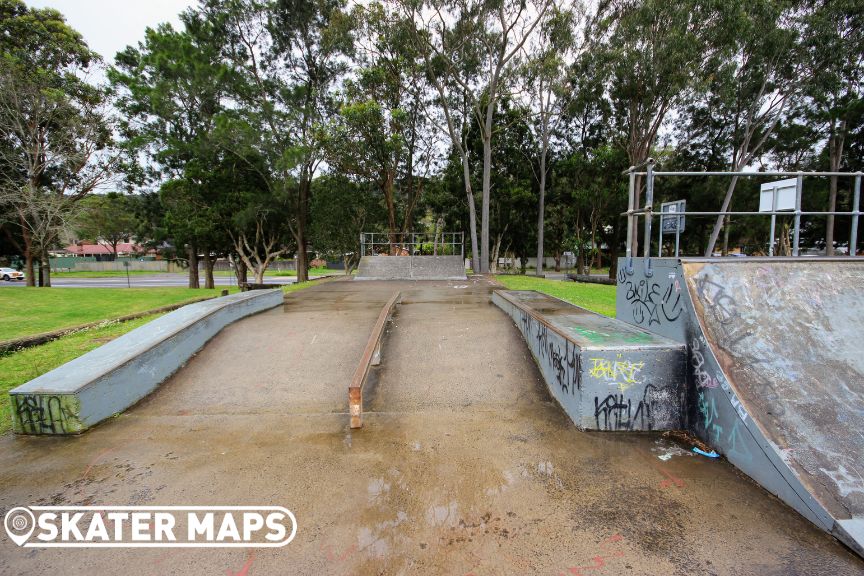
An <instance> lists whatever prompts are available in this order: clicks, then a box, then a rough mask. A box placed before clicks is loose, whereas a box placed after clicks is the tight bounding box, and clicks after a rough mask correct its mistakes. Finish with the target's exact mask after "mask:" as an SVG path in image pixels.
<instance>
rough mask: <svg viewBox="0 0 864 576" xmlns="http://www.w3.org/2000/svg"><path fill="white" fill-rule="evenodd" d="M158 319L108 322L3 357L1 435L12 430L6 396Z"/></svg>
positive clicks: (0, 373)
mask: <svg viewBox="0 0 864 576" xmlns="http://www.w3.org/2000/svg"><path fill="white" fill-rule="evenodd" d="M11 291H12V290H10V292H11ZM75 291H76V292H77V290H75ZM15 292H17V290H15ZM158 316H160V314H153V315H150V316H143V317H141V318H136V319H135V320H129V321H128V322H106V323H105V324H104V325H100V326H96V327H93V328H86V329H84V330H79V331H77V332H73V333H72V334H67V335H66V336H63V337H62V338H58V339H57V340H54V341H52V342H48V343H47V344H42V345H40V346H34V347H33V348H25V349H24V350H21V351H19V352H13V353H11V354H6V355H3V356H0V434H2V433H4V432H6V431H7V430H9V429H10V428H11V427H12V414H11V412H10V411H9V405H10V404H9V394H7V392H8V391H9V390H11V389H12V388H15V387H17V386H20V385H21V384H24V383H25V382H28V381H30V380H32V379H33V378H36V377H37V376H41V375H42V374H44V373H45V372H48V371H50V370H53V369H54V368H56V367H58V366H60V365H61V364H65V363H66V362H69V361H70V360H72V359H74V358H77V357H78V356H80V355H82V354H84V353H86V352H89V351H90V350H93V349H94V348H98V347H99V346H101V345H102V344H104V343H105V342H108V341H109V340H113V339H114V338H116V337H118V336H120V335H121V334H125V333H126V332H129V331H130V330H132V329H134V328H137V327H139V326H141V325H143V324H146V323H147V322H149V321H150V320H153V319H154V318H157V317H158Z"/></svg>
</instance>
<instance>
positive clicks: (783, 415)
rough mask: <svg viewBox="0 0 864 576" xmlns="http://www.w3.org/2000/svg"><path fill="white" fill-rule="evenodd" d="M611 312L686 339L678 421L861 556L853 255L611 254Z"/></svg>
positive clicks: (862, 415) (859, 363)
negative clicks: (615, 264) (614, 286)
mask: <svg viewBox="0 0 864 576" xmlns="http://www.w3.org/2000/svg"><path fill="white" fill-rule="evenodd" d="M619 266H620V267H621V268H620V272H619V275H618V284H619V287H618V292H619V293H618V296H617V299H618V300H617V315H618V318H619V319H622V320H625V321H628V322H630V323H632V324H635V325H638V326H642V327H645V328H648V329H650V330H652V331H654V332H657V333H659V334H662V335H664V336H667V337H670V338H675V339H678V340H679V341H681V342H685V343H686V344H687V355H688V382H687V389H688V395H687V405H688V409H687V418H686V420H687V427H688V428H689V429H691V430H692V431H694V432H695V433H696V434H697V435H699V436H700V437H701V438H702V439H703V440H705V441H706V442H708V443H709V444H710V445H711V446H713V447H714V448H715V449H716V450H717V451H718V452H720V453H721V454H723V455H725V456H726V457H727V458H728V459H729V461H730V462H732V463H733V464H735V465H736V466H737V467H738V468H740V469H741V470H742V471H744V472H745V473H746V474H748V475H749V476H750V477H752V478H753V479H755V480H756V481H757V482H759V483H760V484H761V485H762V486H763V487H765V488H766V489H768V490H769V491H771V492H772V493H774V494H776V495H777V496H778V497H780V498H781V499H782V500H783V501H785V502H786V503H787V504H789V505H790V506H792V507H793V508H795V509H796V510H797V511H798V512H799V513H801V514H802V515H804V516H805V517H806V518H808V519H809V520H811V521H812V522H814V523H815V524H817V525H819V526H821V527H822V528H823V529H824V530H826V531H828V532H830V533H832V534H834V535H835V536H836V537H837V538H838V539H840V540H841V541H843V542H844V543H845V544H846V545H848V546H849V547H850V548H852V549H853V550H855V551H856V552H857V553H858V554H859V555H862V556H864V261H862V260H860V259H845V260H842V261H841V260H840V259H835V260H827V259H819V260H807V259H800V258H799V259H794V260H793V259H778V258H774V259H767V258H764V259H750V258H748V259H746V260H743V259H742V260H735V261H719V260H716V259H713V260H707V259H693V260H688V259H684V260H675V259H652V260H651V266H650V268H648V269H646V266H645V261H644V260H641V259H639V260H634V261H633V264H632V267H631V268H629V269H628V267H627V262H626V260H625V259H622V260H621V261H620V264H619Z"/></svg>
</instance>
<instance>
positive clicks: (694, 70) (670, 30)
mask: <svg viewBox="0 0 864 576" xmlns="http://www.w3.org/2000/svg"><path fill="white" fill-rule="evenodd" d="M741 4H742V1H741V0H728V1H724V2H714V1H711V0H681V1H676V2H669V1H668V0H609V1H608V2H602V3H600V4H599V7H598V10H597V12H596V13H595V14H594V15H593V17H592V20H591V24H590V27H589V30H588V32H587V34H588V36H589V37H590V38H591V43H590V45H589V47H588V49H589V50H591V51H592V52H594V54H595V57H596V58H597V59H598V61H599V62H600V63H601V65H602V67H601V68H600V69H601V70H602V72H603V75H604V76H605V77H607V78H608V80H607V81H608V95H609V98H610V100H611V104H612V110H613V112H614V116H613V119H614V122H615V127H616V131H617V132H618V135H617V136H616V141H617V144H618V145H619V146H621V147H622V148H623V149H624V150H625V151H626V152H627V157H628V159H629V161H630V165H631V166H641V165H643V164H644V163H645V161H646V160H647V158H648V156H649V154H650V150H651V148H652V146H653V145H654V142H655V140H656V138H657V134H658V131H659V130H660V128H661V126H662V125H663V123H664V121H665V120H666V118H667V115H668V114H669V112H670V110H673V109H674V108H675V107H676V106H677V105H679V104H680V103H681V101H682V97H684V96H685V95H687V94H688V90H689V89H691V88H692V87H693V86H695V85H698V84H700V83H704V82H705V81H706V80H708V79H710V78H711V77H712V75H713V74H714V73H715V70H716V67H717V64H718V59H720V58H721V57H723V56H724V55H725V54H726V53H727V52H728V49H729V45H730V44H729V43H730V41H731V38H732V36H733V35H735V34H736V33H737V32H736V30H735V27H734V26H733V21H734V16H735V14H736V13H737V11H738V10H739V9H740V6H741ZM636 184H637V185H636V198H635V200H636V203H637V205H638V204H639V201H640V195H641V194H640V192H641V178H637V183H636ZM633 249H634V251H635V249H636V242H635V237H634V245H633Z"/></svg>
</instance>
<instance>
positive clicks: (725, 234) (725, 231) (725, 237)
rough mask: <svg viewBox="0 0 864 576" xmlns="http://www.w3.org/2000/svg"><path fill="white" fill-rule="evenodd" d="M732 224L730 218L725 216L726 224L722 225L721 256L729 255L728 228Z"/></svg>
mask: <svg viewBox="0 0 864 576" xmlns="http://www.w3.org/2000/svg"><path fill="white" fill-rule="evenodd" d="M731 224H732V217H731V216H726V222H725V223H724V224H723V251H722V252H721V254H722V255H723V256H728V255H729V228H730V226H731Z"/></svg>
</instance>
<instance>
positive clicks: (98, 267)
mask: <svg viewBox="0 0 864 576" xmlns="http://www.w3.org/2000/svg"><path fill="white" fill-rule="evenodd" d="M127 262H128V263H129V267H128V270H129V271H130V272H135V271H146V272H169V273H184V274H185V273H186V272H187V271H188V269H189V268H188V266H186V265H185V264H186V263H185V261H175V260H131V259H130V260H125V259H118V260H114V261H113V262H97V261H96V260H95V259H92V258H51V271H52V272H69V271H75V272H123V271H125V270H127V268H126V265H125V264H126V263H127ZM198 269H199V270H201V272H202V273H203V271H204V263H203V262H201V261H200V260H199V262H198ZM213 270H215V271H219V272H228V271H233V270H234V268H232V267H231V263H230V262H228V261H227V260H217V261H216V262H214V263H213ZM267 270H268V271H275V272H281V271H286V270H297V261H296V260H276V261H274V262H271V263H270V266H268V267H267Z"/></svg>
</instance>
